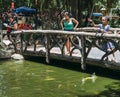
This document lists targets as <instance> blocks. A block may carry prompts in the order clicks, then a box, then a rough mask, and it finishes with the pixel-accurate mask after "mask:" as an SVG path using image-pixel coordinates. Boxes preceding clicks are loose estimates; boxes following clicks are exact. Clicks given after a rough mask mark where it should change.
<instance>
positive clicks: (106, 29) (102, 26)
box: [88, 16, 115, 61]
mask: <svg viewBox="0 0 120 97" xmlns="http://www.w3.org/2000/svg"><path fill="white" fill-rule="evenodd" d="M88 21H89V22H91V23H92V24H93V26H94V27H98V28H100V31H101V32H102V33H106V34H109V33H111V31H110V25H108V18H107V17H105V16H104V17H102V23H101V24H95V23H94V21H93V20H92V19H88ZM103 47H105V49H106V50H107V51H112V50H113V49H114V48H115V46H114V44H113V43H112V42H107V43H106V44H104V45H103ZM112 55H113V59H112V60H111V61H115V54H114V53H112ZM106 59H107V60H108V57H107V58H106Z"/></svg>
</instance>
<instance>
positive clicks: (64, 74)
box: [0, 60, 120, 97]
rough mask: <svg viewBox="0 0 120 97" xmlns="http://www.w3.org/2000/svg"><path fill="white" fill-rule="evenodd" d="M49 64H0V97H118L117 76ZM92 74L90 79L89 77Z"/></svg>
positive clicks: (2, 62) (70, 64)
mask: <svg viewBox="0 0 120 97" xmlns="http://www.w3.org/2000/svg"><path fill="white" fill-rule="evenodd" d="M88 69H89V70H87V71H82V70H80V66H79V64H75V63H68V62H60V61H52V62H51V64H50V65H46V64H44V63H41V62H40V61H37V62H36V61H15V60H7V61H0V97H120V79H119V77H120V76H119V74H120V73H119V72H117V73H116V72H113V71H111V70H108V71H107V69H101V68H97V69H96V67H90V68H88ZM93 73H94V74H95V76H94V77H92V74H93Z"/></svg>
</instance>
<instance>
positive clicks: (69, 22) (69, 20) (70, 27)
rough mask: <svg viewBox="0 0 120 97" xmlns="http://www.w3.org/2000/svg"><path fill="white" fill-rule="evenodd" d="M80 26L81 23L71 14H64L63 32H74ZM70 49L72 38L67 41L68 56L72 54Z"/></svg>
mask: <svg viewBox="0 0 120 97" xmlns="http://www.w3.org/2000/svg"><path fill="white" fill-rule="evenodd" d="M74 24H75V25H74ZM78 24H79V22H78V21H77V20H76V19H75V18H73V17H71V14H70V13H69V12H64V14H63V18H62V20H61V27H62V30H64V31H74V30H76V28H77V26H78ZM70 48H71V42H70V38H69V39H68V40H67V41H66V49H67V53H66V54H70Z"/></svg>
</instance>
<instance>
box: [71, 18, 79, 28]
mask: <svg viewBox="0 0 120 97" xmlns="http://www.w3.org/2000/svg"><path fill="white" fill-rule="evenodd" d="M72 21H73V22H74V23H75V26H74V28H73V29H74V30H76V28H77V26H78V24H79V22H78V21H77V20H76V19H75V18H72Z"/></svg>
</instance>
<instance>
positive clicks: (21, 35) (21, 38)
mask: <svg viewBox="0 0 120 97" xmlns="http://www.w3.org/2000/svg"><path fill="white" fill-rule="evenodd" d="M21 32H22V33H21V34H20V40H21V50H20V52H21V53H23V31H21Z"/></svg>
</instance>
